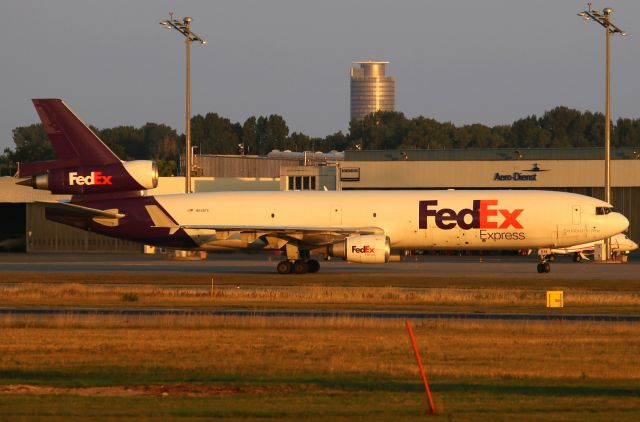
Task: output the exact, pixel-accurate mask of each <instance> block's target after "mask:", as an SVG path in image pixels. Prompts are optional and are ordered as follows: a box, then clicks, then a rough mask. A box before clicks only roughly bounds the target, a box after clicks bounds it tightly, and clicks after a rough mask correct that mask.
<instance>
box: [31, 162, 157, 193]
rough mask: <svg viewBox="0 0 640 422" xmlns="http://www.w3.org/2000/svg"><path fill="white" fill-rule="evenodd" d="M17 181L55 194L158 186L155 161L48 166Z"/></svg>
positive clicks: (106, 191)
mask: <svg viewBox="0 0 640 422" xmlns="http://www.w3.org/2000/svg"><path fill="white" fill-rule="evenodd" d="M20 184H24V185H28V186H32V187H33V188H34V189H42V190H49V191H51V193H56V194H91V193H111V192H124V191H133V190H145V189H153V188H155V187H157V186H158V167H157V165H156V163H155V162H154V161H146V160H137V161H123V162H121V163H116V164H108V165H96V166H82V167H74V168H59V169H51V170H49V171H48V172H47V173H45V174H39V175H37V176H33V177H32V178H31V179H30V180H29V179H27V180H26V181H24V182H20Z"/></svg>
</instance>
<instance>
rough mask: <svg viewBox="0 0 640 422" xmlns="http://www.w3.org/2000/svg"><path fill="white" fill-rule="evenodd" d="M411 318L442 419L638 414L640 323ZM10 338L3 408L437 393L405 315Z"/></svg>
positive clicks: (183, 411) (4, 323)
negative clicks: (426, 382)
mask: <svg viewBox="0 0 640 422" xmlns="http://www.w3.org/2000/svg"><path fill="white" fill-rule="evenodd" d="M414 331H415V333H416V336H417V341H418V344H419V347H420V348H421V351H422V353H423V359H424V361H425V362H426V364H427V371H428V376H429V378H430V381H431V384H432V389H433V391H434V394H435V398H436V404H437V406H438V408H439V415H438V416H437V419H439V418H443V419H445V418H446V419H447V420H496V419H512V418H516V419H548V418H549V417H551V418H554V419H555V420H584V419H585V418H588V419H590V420H598V419H600V420H637V419H638V417H640V391H639V390H638V385H640V366H639V365H638V360H637V356H638V355H639V354H640V324H621V323H616V324H611V323H574V322H572V323H568V322H564V323H562V322H492V321H477V322H475V321H427V322H420V323H417V324H415V323H414ZM0 340H1V341H0V415H3V416H5V417H9V418H11V419H13V418H15V417H30V416H34V417H35V416H38V415H39V416H42V415H48V416H58V417H79V418H83V417H91V416H102V417H118V418H121V417H131V418H137V417H150V418H157V417H163V418H180V417H186V418H199V417H204V418H212V417H225V418H249V419H251V418H261V419H262V418H273V419H277V420H283V419H290V420H297V419H300V418H302V417H304V418H305V419H312V420H313V419H314V418H315V419H325V420H326V419H340V418H344V419H349V420H357V419H358V418H360V419H362V420H365V419H366V420H389V419H413V418H420V417H422V415H423V413H424V410H425V405H426V403H425V399H424V393H423V392H421V390H420V379H419V375H418V372H417V368H416V366H415V362H414V358H413V355H412V351H411V349H410V344H409V340H408V337H407V333H406V330H405V328H404V324H403V321H399V320H390V321H387V320H373V319H370V320H367V319H364V320H363V319H357V320H356V319H348V318H333V319H317V318H297V319H291V318H260V317H243V318H239V317H203V316H162V317H159V316H135V317H130V316H128V317H123V316H106V317H104V316H90V317H78V316H44V317H32V316H28V317H24V316H3V317H2V318H1V319H0ZM36 403H37V404H36ZM125 404H126V405H125Z"/></svg>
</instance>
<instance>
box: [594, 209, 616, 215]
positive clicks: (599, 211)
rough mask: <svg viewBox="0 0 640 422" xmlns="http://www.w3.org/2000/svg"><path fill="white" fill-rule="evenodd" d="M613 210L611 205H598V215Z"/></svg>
mask: <svg viewBox="0 0 640 422" xmlns="http://www.w3.org/2000/svg"><path fill="white" fill-rule="evenodd" d="M611 211H613V208H611V207H596V215H606V214H609V213H610V212H611Z"/></svg>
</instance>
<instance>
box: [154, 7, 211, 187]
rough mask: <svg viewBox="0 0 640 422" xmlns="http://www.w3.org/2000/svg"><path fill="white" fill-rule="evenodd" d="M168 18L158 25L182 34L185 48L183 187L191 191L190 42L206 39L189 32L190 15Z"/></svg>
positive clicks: (201, 42) (203, 41)
mask: <svg viewBox="0 0 640 422" xmlns="http://www.w3.org/2000/svg"><path fill="white" fill-rule="evenodd" d="M169 16H170V17H171V18H170V19H169V20H166V21H162V22H160V25H162V26H164V27H165V28H167V29H172V28H173V29H175V30H176V31H178V32H180V33H181V34H182V35H184V39H185V46H186V48H187V54H186V68H187V69H186V91H187V94H186V107H185V109H186V111H185V115H186V116H185V138H186V147H185V154H184V159H185V172H184V174H185V188H184V191H185V192H186V193H191V43H192V42H194V41H198V42H199V43H200V44H203V45H204V44H206V43H207V40H205V39H204V38H200V37H199V36H198V35H196V34H194V33H193V32H191V22H192V21H193V19H191V18H190V17H188V16H187V17H186V18H184V19H183V20H182V21H180V20H177V19H173V13H170V14H169Z"/></svg>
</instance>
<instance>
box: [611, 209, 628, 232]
mask: <svg viewBox="0 0 640 422" xmlns="http://www.w3.org/2000/svg"><path fill="white" fill-rule="evenodd" d="M628 227H629V220H627V217H625V216H624V215H622V214H620V213H619V212H612V213H610V214H609V215H607V223H606V230H607V231H608V232H609V233H611V235H614V234H617V233H622V232H623V231H625V230H627V228H628Z"/></svg>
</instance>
